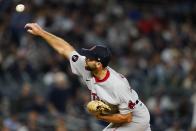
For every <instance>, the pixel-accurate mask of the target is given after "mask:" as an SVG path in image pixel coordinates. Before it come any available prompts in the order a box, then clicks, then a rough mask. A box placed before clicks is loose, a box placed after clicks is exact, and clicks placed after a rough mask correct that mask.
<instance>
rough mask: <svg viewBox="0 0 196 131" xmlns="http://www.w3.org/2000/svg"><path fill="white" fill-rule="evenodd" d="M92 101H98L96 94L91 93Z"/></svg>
mask: <svg viewBox="0 0 196 131" xmlns="http://www.w3.org/2000/svg"><path fill="white" fill-rule="evenodd" d="M91 95H92V99H93V100H100V99H99V97H98V96H97V94H96V93H91Z"/></svg>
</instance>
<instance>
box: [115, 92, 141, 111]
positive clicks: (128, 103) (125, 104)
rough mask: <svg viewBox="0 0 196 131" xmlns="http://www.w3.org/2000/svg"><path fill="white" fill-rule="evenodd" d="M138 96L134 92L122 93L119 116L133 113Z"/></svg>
mask: <svg viewBox="0 0 196 131" xmlns="http://www.w3.org/2000/svg"><path fill="white" fill-rule="evenodd" d="M137 100H138V95H137V93H136V92H135V91H134V90H132V89H131V90H130V91H126V92H124V93H123V92H122V93H121V95H120V104H119V111H120V114H127V113H130V112H133V110H134V109H135V106H136V101H137Z"/></svg>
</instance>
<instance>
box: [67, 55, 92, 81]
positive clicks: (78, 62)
mask: <svg viewBox="0 0 196 131" xmlns="http://www.w3.org/2000/svg"><path fill="white" fill-rule="evenodd" d="M69 62H70V65H71V70H72V73H74V74H76V75H78V76H81V77H83V78H85V77H87V75H88V74H89V71H87V70H86V69H85V56H81V55H80V54H79V53H78V52H77V51H73V52H72V53H71V54H70V55H69Z"/></svg>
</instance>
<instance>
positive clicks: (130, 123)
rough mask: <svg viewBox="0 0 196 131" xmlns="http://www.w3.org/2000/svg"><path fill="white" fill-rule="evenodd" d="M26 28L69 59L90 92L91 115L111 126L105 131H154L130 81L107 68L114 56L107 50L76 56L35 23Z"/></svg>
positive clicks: (146, 111) (91, 49)
mask: <svg viewBox="0 0 196 131" xmlns="http://www.w3.org/2000/svg"><path fill="white" fill-rule="evenodd" d="M25 28H26V29H27V31H28V32H29V33H31V34H33V35H36V36H40V37H42V38H43V39H44V40H46V41H47V42H48V44H49V45H50V46H52V47H53V48H54V49H55V50H56V51H57V52H58V53H59V54H61V55H63V56H65V57H66V58H67V59H69V61H70V65H71V69H72V72H73V73H74V74H77V75H79V76H80V77H82V79H83V80H84V82H85V83H86V85H87V87H88V89H89V90H90V91H91V99H92V102H90V103H89V104H88V105H87V108H88V111H89V112H90V113H91V114H92V115H94V116H95V117H96V118H97V119H99V120H103V121H106V122H110V124H109V125H108V126H107V127H106V128H105V129H104V130H103V131H151V129H150V124H149V122H150V115H149V111H148V109H147V108H146V106H145V105H144V103H142V102H141V101H140V100H139V97H138V95H137V93H136V92H135V91H134V90H133V89H132V88H131V87H130V85H129V83H128V81H127V79H126V78H125V77H124V76H123V75H121V74H119V73H118V72H116V71H115V70H113V69H112V68H110V67H109V66H108V64H109V61H110V58H111V52H110V50H109V49H108V48H107V47H105V46H102V45H97V46H94V47H92V48H90V49H81V51H80V52H77V51H76V50H75V49H74V48H73V47H72V46H71V45H70V44H69V43H68V42H66V41H65V40H63V39H61V38H59V37H57V36H55V35H53V34H51V33H49V32H47V31H45V30H43V29H42V28H41V27H40V26H39V25H38V24H36V23H28V24H26V25H25Z"/></svg>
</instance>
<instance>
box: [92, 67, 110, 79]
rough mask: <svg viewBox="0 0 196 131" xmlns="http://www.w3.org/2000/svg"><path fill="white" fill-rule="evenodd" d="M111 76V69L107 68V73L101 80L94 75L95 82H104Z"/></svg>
mask: <svg viewBox="0 0 196 131" xmlns="http://www.w3.org/2000/svg"><path fill="white" fill-rule="evenodd" d="M109 76H110V71H109V70H107V73H106V75H105V77H104V78H103V79H101V80H100V79H98V78H97V77H95V76H94V78H95V82H104V81H106V80H107V79H108V78H109Z"/></svg>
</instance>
